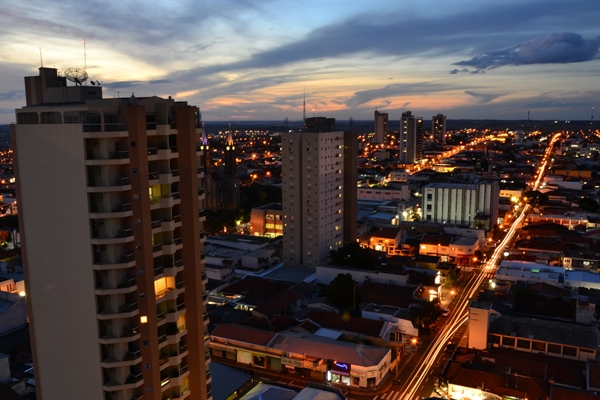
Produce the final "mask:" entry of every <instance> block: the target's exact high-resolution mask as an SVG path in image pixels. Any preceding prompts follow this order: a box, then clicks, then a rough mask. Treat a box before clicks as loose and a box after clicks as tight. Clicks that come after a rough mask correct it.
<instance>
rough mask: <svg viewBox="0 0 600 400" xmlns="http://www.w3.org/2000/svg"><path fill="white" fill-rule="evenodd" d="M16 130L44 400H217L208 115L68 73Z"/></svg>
mask: <svg viewBox="0 0 600 400" xmlns="http://www.w3.org/2000/svg"><path fill="white" fill-rule="evenodd" d="M25 87H26V96H27V105H26V106H25V107H23V108H21V109H17V110H16V117H17V123H16V124H15V125H12V126H11V135H12V144H13V146H14V149H15V154H16V158H15V172H16V178H17V191H18V192H17V193H18V198H19V208H20V210H19V211H20V212H19V218H20V221H19V222H20V232H21V240H22V250H23V263H24V271H25V282H26V290H27V305H28V314H29V319H30V333H31V345H32V351H33V357H34V366H35V380H36V390H37V395H38V398H40V399H43V400H67V399H99V400H131V399H138V400H139V399H144V400H149V399H156V400H161V399H165V398H171V399H174V398H177V399H186V398H187V399H210V398H211V397H212V395H211V389H210V382H211V377H210V372H209V363H210V358H209V356H208V352H207V341H208V333H207V332H208V331H207V323H208V317H207V314H206V313H205V305H206V303H207V296H206V292H205V290H204V285H205V284H206V281H207V277H206V274H205V273H204V261H203V259H204V253H203V247H204V245H203V241H204V232H203V221H204V220H205V217H204V211H203V208H202V201H203V191H202V179H203V171H202V168H201V166H202V162H201V153H200V151H199V149H198V141H199V137H200V134H201V128H200V126H201V124H200V114H199V112H198V109H197V108H196V107H194V106H189V105H187V103H186V102H178V101H175V100H173V99H171V98H168V99H163V98H159V97H147V98H135V97H134V96H133V95H132V96H131V97H130V98H106V99H103V98H102V88H101V87H99V86H91V85H90V86H85V85H82V84H81V83H79V84H77V82H76V84H75V85H73V86H69V85H67V80H66V79H65V77H62V76H60V75H59V74H58V73H57V70H56V69H55V68H40V74H39V76H32V77H26V78H25Z"/></svg>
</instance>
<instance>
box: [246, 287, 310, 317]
mask: <svg viewBox="0 0 600 400" xmlns="http://www.w3.org/2000/svg"><path fill="white" fill-rule="evenodd" d="M301 299H302V295H300V294H299V293H296V292H294V291H292V290H290V289H286V290H284V291H283V292H280V293H278V294H276V295H275V296H273V297H271V298H270V299H269V300H267V301H266V302H264V303H263V304H261V305H260V306H258V307H256V308H255V309H254V311H256V313H257V314H261V315H264V316H265V317H267V318H271V317H274V316H275V315H278V314H282V313H284V311H285V310H286V309H287V308H289V307H292V306H293V305H295V304H296V302H297V301H298V300H301ZM254 311H253V313H254Z"/></svg>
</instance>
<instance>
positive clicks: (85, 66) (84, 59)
mask: <svg viewBox="0 0 600 400" xmlns="http://www.w3.org/2000/svg"><path fill="white" fill-rule="evenodd" d="M81 43H82V44H83V70H84V71H87V55H86V54H85V39H83V40H82V41H81ZM85 84H86V85H87V82H86V83H85Z"/></svg>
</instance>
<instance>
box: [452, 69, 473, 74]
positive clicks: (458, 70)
mask: <svg viewBox="0 0 600 400" xmlns="http://www.w3.org/2000/svg"><path fill="white" fill-rule="evenodd" d="M460 72H469V70H468V69H467V68H462V69H458V68H454V69H453V70H452V71H450V72H449V73H450V74H452V75H456V74H458V73H460Z"/></svg>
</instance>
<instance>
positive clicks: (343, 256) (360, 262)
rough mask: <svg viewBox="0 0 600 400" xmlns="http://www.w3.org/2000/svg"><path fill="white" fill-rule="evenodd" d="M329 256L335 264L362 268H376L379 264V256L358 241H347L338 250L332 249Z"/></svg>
mask: <svg viewBox="0 0 600 400" xmlns="http://www.w3.org/2000/svg"><path fill="white" fill-rule="evenodd" d="M329 257H330V262H331V264H333V265H343V266H346V267H353V268H362V269H375V268H377V267H378V266H379V261H378V260H377V257H375V256H374V255H373V254H372V253H371V251H370V250H369V249H365V248H362V247H360V245H359V244H358V243H356V242H351V243H346V244H345V245H343V246H342V247H340V248H339V249H337V250H331V251H330V252H329Z"/></svg>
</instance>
